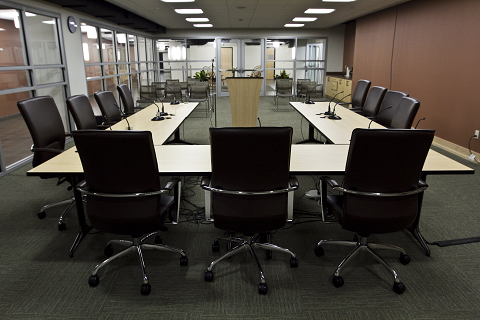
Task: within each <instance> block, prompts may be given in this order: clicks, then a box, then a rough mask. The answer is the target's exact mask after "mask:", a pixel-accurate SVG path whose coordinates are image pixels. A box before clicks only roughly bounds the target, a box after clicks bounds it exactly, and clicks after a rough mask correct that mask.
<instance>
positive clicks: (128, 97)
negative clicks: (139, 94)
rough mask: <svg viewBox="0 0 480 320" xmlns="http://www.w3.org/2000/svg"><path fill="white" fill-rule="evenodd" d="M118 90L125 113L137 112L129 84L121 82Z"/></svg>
mask: <svg viewBox="0 0 480 320" xmlns="http://www.w3.org/2000/svg"><path fill="white" fill-rule="evenodd" d="M117 91H118V94H119V96H120V99H121V100H122V105H123V110H125V113H134V112H135V102H134V101H133V97H132V92H131V91H130V89H129V88H128V85H126V84H121V85H119V86H117Z"/></svg>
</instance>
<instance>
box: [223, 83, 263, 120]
mask: <svg viewBox="0 0 480 320" xmlns="http://www.w3.org/2000/svg"><path fill="white" fill-rule="evenodd" d="M226 80H227V86H228V94H229V96H230V107H231V109H232V126H233V127H256V126H257V113H258V101H259V99H260V91H261V89H262V82H263V78H261V77H232V78H227V79H226Z"/></svg>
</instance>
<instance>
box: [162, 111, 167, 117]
mask: <svg viewBox="0 0 480 320" xmlns="http://www.w3.org/2000/svg"><path fill="white" fill-rule="evenodd" d="M163 116H168V113H167V112H160V117H163Z"/></svg>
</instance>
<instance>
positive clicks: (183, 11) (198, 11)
mask: <svg viewBox="0 0 480 320" xmlns="http://www.w3.org/2000/svg"><path fill="white" fill-rule="evenodd" d="M175 12H176V13H178V14H202V13H203V11H202V9H175Z"/></svg>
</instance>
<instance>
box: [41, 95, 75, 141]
mask: <svg viewBox="0 0 480 320" xmlns="http://www.w3.org/2000/svg"><path fill="white" fill-rule="evenodd" d="M37 95H38V96H51V97H52V98H53V100H55V104H56V105H57V108H58V112H59V113H60V117H61V118H62V121H63V126H64V128H65V132H67V131H68V128H67V121H66V110H67V108H66V106H65V95H64V89H63V86H57V87H49V88H41V89H37Z"/></svg>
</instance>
